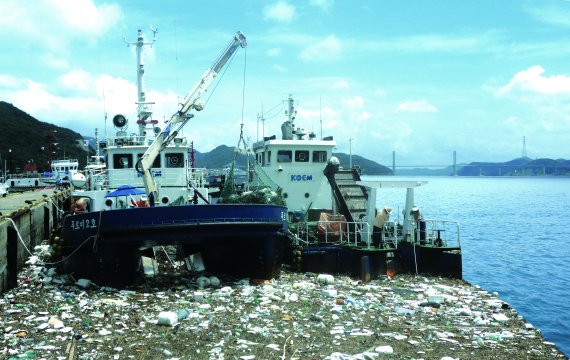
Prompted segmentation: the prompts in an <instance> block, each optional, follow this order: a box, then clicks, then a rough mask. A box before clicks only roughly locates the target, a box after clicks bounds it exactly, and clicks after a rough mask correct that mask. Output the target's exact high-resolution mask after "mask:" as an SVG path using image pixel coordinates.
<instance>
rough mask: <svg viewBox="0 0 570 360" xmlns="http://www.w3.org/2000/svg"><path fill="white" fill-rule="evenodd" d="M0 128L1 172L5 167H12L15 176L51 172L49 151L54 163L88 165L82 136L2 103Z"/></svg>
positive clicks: (0, 104) (0, 106)
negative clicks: (30, 171)
mask: <svg viewBox="0 0 570 360" xmlns="http://www.w3.org/2000/svg"><path fill="white" fill-rule="evenodd" d="M0 127H1V128H2V131H1V132H0V144H2V147H1V148H0V158H1V160H2V170H3V169H4V164H6V168H7V169H8V170H9V168H10V164H11V166H12V172H18V171H23V170H24V169H26V168H33V167H35V168H36V170H37V171H38V172H42V171H48V170H49V166H48V160H49V150H50V149H51V152H52V154H51V155H52V156H51V159H52V160H58V159H70V158H73V159H77V160H79V163H80V166H84V165H85V164H86V162H87V152H86V151H85V148H84V147H83V146H82V144H83V137H82V136H81V134H79V133H76V132H75V131H72V130H69V129H66V128H62V127H59V126H55V125H53V124H49V123H47V122H42V121H38V120H36V119H35V118H33V117H32V116H30V115H29V114H27V113H25V112H23V111H22V110H20V109H18V108H16V107H15V106H13V105H12V104H9V103H7V102H4V101H0ZM10 150H11V151H10ZM4 161H5V162H4ZM34 164H35V166H34Z"/></svg>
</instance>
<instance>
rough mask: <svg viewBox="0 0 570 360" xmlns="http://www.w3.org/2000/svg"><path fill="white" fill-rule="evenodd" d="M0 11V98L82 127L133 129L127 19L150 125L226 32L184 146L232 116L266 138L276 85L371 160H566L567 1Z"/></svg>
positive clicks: (85, 3)
mask: <svg viewBox="0 0 570 360" xmlns="http://www.w3.org/2000/svg"><path fill="white" fill-rule="evenodd" d="M0 14H2V15H1V16H0V43H1V44H2V48H3V49H4V50H3V51H1V52H0V100H2V101H6V102H8V103H11V104H13V105H14V106H16V107H18V108H19V109H21V110H23V111H25V112H27V113H28V114H30V115H32V116H34V117H35V118H37V119H38V120H40V121H44V122H48V123H52V124H56V125H58V126H62V127H67V128H70V129H72V130H74V131H76V132H79V133H80V134H82V135H85V136H94V135H95V129H98V131H99V134H100V136H101V137H104V136H105V134H106V135H108V136H112V135H113V134H114V132H115V131H116V130H115V129H114V128H113V126H112V123H111V118H112V117H113V116H114V115H115V114H118V113H121V114H124V115H126V116H127V118H128V119H129V120H130V124H131V125H130V128H129V130H128V131H129V132H136V127H135V121H136V104H135V102H136V101H137V90H136V57H135V47H134V46H128V44H127V43H132V42H134V41H136V37H137V31H138V30H139V29H141V30H142V31H143V35H144V36H145V41H147V42H149V43H151V42H153V31H152V30H151V29H157V30H158V32H157V33H156V37H155V38H154V43H153V44H152V47H151V46H148V47H146V48H145V52H144V64H145V90H146V94H147V96H146V97H147V100H148V101H153V102H154V103H155V105H154V106H153V114H154V115H153V117H154V118H155V119H158V120H159V123H160V124H161V126H164V124H165V121H166V120H168V119H170V117H171V116H172V115H173V114H174V113H175V112H176V111H177V110H178V109H179V104H180V102H181V101H182V99H183V98H184V96H185V95H186V94H187V93H188V92H189V91H190V90H191V89H192V88H193V86H194V85H195V84H196V83H197V82H198V81H199V80H200V78H201V76H202V74H203V73H204V71H205V70H206V69H207V68H208V67H209V66H210V65H212V63H213V62H214V61H215V60H216V58H217V56H218V55H219V54H220V53H221V52H222V50H223V49H224V48H225V46H226V45H227V44H228V43H229V42H230V41H231V40H232V38H233V36H234V35H235V33H236V32H237V31H241V32H243V34H244V35H245V36H246V38H247V42H248V46H247V47H246V48H245V49H240V50H239V51H238V52H237V53H236V55H235V57H234V58H233V60H232V61H231V63H230V64H229V65H228V66H227V68H226V69H225V71H224V72H223V73H222V74H220V75H219V76H218V80H219V81H218V82H216V83H215V84H212V86H211V87H210V88H209V90H208V93H207V97H206V99H207V102H206V107H205V109H204V110H203V111H201V112H198V113H195V117H194V118H193V119H192V120H190V121H189V122H188V124H187V125H186V126H185V128H184V135H185V136H187V137H188V138H190V139H191V140H193V141H194V146H195V148H196V149H197V150H198V151H200V152H207V151H210V150H212V149H213V148H215V147H217V146H219V145H228V146H235V145H237V144H238V141H239V138H240V129H241V124H242V123H243V133H244V138H245V139H246V141H247V142H248V143H249V144H251V143H253V142H255V141H257V140H258V139H260V138H261V137H263V136H270V135H274V134H275V135H277V136H278V137H279V136H280V134H281V132H280V126H281V124H282V122H283V121H285V108H286V107H285V106H286V102H285V101H286V99H287V98H288V97H289V96H290V95H292V97H293V98H294V99H295V107H296V110H297V116H296V120H295V126H296V127H301V128H305V129H307V130H308V131H313V132H315V134H316V135H317V137H321V136H333V137H334V139H335V140H336V141H337V148H336V151H338V152H344V153H347V154H348V153H351V154H355V155H361V156H364V157H366V158H368V159H371V160H374V161H376V162H378V163H381V164H383V165H387V166H391V164H392V154H393V152H395V157H396V164H397V166H439V165H441V166H447V165H450V164H452V163H453V153H454V151H455V152H456V159H457V162H458V163H468V162H472V161H491V162H501V161H509V160H512V159H515V158H518V157H521V156H522V155H523V154H525V153H526V155H527V156H528V157H530V158H533V159H534V158H554V159H556V158H566V159H568V158H570V145H569V144H568V139H569V138H570V111H569V110H570V1H568V0H501V1H497V0H462V1H450V0H447V1H443V0H432V1H425V0H409V1H407V0H402V1H387V0H361V1H352V0H305V1H301V0H295V1H294V0H277V1H274V0H269V1H262V0H241V1H225V0H210V1H195V0H164V1H141V0H138V1H131V0H121V1H99V0H35V1H21V0H1V1H0ZM105 119H106V120H105ZM261 119H264V120H261ZM30 130H31V131H33V129H30ZM523 139H524V140H523ZM523 143H524V145H525V146H523Z"/></svg>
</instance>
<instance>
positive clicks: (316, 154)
mask: <svg viewBox="0 0 570 360" xmlns="http://www.w3.org/2000/svg"><path fill="white" fill-rule="evenodd" d="M313 162H316V163H324V162H327V152H326V151H321V150H318V151H313Z"/></svg>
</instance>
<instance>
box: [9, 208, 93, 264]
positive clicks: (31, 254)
mask: <svg viewBox="0 0 570 360" xmlns="http://www.w3.org/2000/svg"><path fill="white" fill-rule="evenodd" d="M6 220H9V221H10V222H11V223H12V226H13V227H14V229H15V230H16V234H17V235H18V240H20V242H21V243H22V245H23V246H24V248H25V249H26V251H27V252H28V254H30V256H34V254H33V253H32V252H31V251H30V249H29V248H28V247H27V246H26V243H25V242H24V239H22V235H20V231H19V230H18V227H17V226H16V223H15V222H14V220H12V219H11V218H8V217H7V218H6ZM95 236H98V235H95ZM92 237H94V236H90V237H88V238H87V239H85V241H84V242H82V243H81V244H80V245H79V246H78V247H77V248H76V249H75V250H74V251H73V252H72V253H71V254H69V255H68V256H66V257H65V258H63V259H61V260H59V261H56V262H47V261H43V260H41V259H40V261H41V262H42V263H43V264H44V265H57V264H59V263H61V262H64V261H66V260H67V259H69V258H70V257H71V256H72V255H74V254H75V253H76V252H77V251H78V250H79V249H80V248H81V247H82V246H83V245H84V244H85V243H87V242H88V241H89V240H91V238H92Z"/></svg>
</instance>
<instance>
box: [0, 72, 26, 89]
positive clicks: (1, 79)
mask: <svg viewBox="0 0 570 360" xmlns="http://www.w3.org/2000/svg"><path fill="white" fill-rule="evenodd" d="M21 84H22V80H21V79H18V78H17V77H15V76H12V75H6V74H0V88H8V89H15V88H18V87H19V86H20V85H21Z"/></svg>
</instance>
